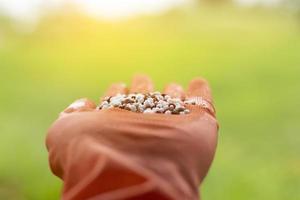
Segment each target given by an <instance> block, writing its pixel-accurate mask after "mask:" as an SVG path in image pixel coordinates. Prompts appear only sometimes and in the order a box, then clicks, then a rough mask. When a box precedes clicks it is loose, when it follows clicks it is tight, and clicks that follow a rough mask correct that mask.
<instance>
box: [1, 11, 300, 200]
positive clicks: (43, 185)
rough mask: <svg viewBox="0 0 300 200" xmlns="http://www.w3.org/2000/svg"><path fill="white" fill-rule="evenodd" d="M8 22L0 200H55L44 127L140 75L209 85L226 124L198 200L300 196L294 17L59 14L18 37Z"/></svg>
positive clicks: (299, 65) (298, 35)
mask: <svg viewBox="0 0 300 200" xmlns="http://www.w3.org/2000/svg"><path fill="white" fill-rule="evenodd" d="M0 21H1V20H0ZM1 22H2V21H1ZM7 24H9V23H1V24H0V27H2V29H1V31H0V70H1V71H0V81H1V84H0V91H1V93H0V109H1V114H0V120H1V126H0V131H1V139H0V199H10V200H14V199H18V200H19V199H22V200H23V199H24V200H25V199H26V200H27V199H30V200H40V199H43V200H48V199H49V200H50V199H51V200H52V199H58V198H59V192H60V186H61V183H60V181H59V180H58V179H57V178H55V177H54V176H53V175H52V174H51V173H50V170H49V167H48V163H47V152H46V148H45V145H44V138H45V133H46V131H47V128H48V127H49V126H50V124H51V122H52V121H53V120H54V119H55V118H56V117H57V114H58V113H59V112H60V111H61V110H62V109H63V108H64V107H65V106H67V105H68V104H69V103H70V102H72V101H73V100H75V99H77V98H79V97H84V96H86V97H89V98H92V99H94V100H95V101H97V100H98V97H99V96H100V95H101V94H102V92H103V91H104V90H105V88H106V87H107V86H108V85H109V84H110V83H112V82H116V81H122V80H123V81H125V82H127V83H130V78H131V77H132V75H133V74H135V73H138V72H143V73H147V74H149V75H150V76H152V78H153V80H154V81H155V83H156V86H157V89H162V88H163V85H164V84H166V83H167V82H169V81H177V82H179V83H181V84H183V85H185V86H186V85H187V83H188V81H189V80H190V79H191V78H193V77H195V76H203V77H205V78H206V79H208V80H209V81H210V83H211V86H212V88H213V92H214V97H215V103H216V108H217V111H218V119H219V122H220V126H221V129H220V137H219V146H218V150H217V154H216V159H215V161H214V163H213V167H212V169H211V171H210V173H209V175H208V177H207V178H206V181H205V183H204V184H203V186H202V196H203V199H223V200H226V199H228V200H229V199H230V200H234V199H243V200H247V199H249V200H250V199H273V200H279V199H280V200H281V199H289V200H298V199H300V190H299V188H300V159H299V154H300V136H299V131H300V124H299V115H300V109H299V108H298V106H299V102H300V101H299V100H300V93H299V91H300V90H299V89H300V79H299V74H300V29H299V22H297V21H296V19H294V18H293V16H290V15H288V14H285V13H282V12H280V11H278V10H266V9H232V8H226V9H225V8H223V9H222V10H221V9H204V8H203V9H199V10H198V9H195V10H181V11H173V12H169V13H167V14H165V15H162V16H157V17H147V16H144V17H140V18H138V19H133V20H130V21H126V22H117V23H109V22H100V21H96V20H93V19H90V18H88V17H85V16H83V15H80V14H78V13H77V14H76V13H72V12H65V13H57V14H55V15H54V14H53V15H48V16H45V17H44V18H43V20H42V22H41V23H40V24H39V26H38V28H37V30H35V31H34V32H32V33H23V34H21V33H15V32H13V31H12V30H11V29H10V28H9V26H8V25H7Z"/></svg>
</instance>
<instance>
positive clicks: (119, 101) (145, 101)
mask: <svg viewBox="0 0 300 200" xmlns="http://www.w3.org/2000/svg"><path fill="white" fill-rule="evenodd" d="M186 104H191V103H189V102H188V103H185V102H184V101H182V100H181V99H179V98H171V97H170V96H169V95H166V94H161V93H160V92H153V93H147V94H141V93H134V94H127V95H125V94H118V95H116V96H111V97H105V98H104V99H103V100H102V102H101V104H100V106H99V107H98V108H99V109H110V108H121V109H125V110H129V111H132V112H138V113H163V114H188V113H190V110H188V109H187V108H186V106H185V105H186Z"/></svg>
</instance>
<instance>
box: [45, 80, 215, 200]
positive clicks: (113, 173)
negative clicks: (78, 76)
mask: <svg viewBox="0 0 300 200" xmlns="http://www.w3.org/2000/svg"><path fill="white" fill-rule="evenodd" d="M151 91H153V85H152V82H151V80H150V79H149V78H148V77H146V76H137V77H135V78H134V80H133V82H132V86H131V88H130V89H127V88H126V87H125V85H123V84H114V85H112V86H111V87H110V88H109V90H108V92H107V93H106V95H116V94H118V93H128V92H130V93H134V92H140V93H146V92H151ZM164 93H166V94H169V95H170V96H172V97H180V98H182V97H184V96H185V97H186V98H187V99H188V98H197V97H202V98H204V99H205V100H206V101H207V102H208V103H209V105H210V106H209V108H203V107H201V106H198V105H189V106H188V107H189V109H190V110H191V113H190V114H186V115H165V114H142V113H134V112H131V111H127V110H121V109H118V108H113V109H108V110H97V109H96V105H95V104H94V103H93V102H91V101H89V100H87V99H81V100H78V101H76V102H75V103H73V104H71V106H69V107H68V108H67V109H66V110H65V111H64V112H63V113H62V114H61V116H60V117H59V118H58V119H57V120H56V121H55V122H54V124H53V125H52V126H51V128H50V129H49V132H48V134H47V138H46V146H47V149H48V151H49V163H50V167H51V170H52V172H53V173H54V174H55V175H56V176H58V177H60V178H61V179H62V180H63V183H64V184H63V192H62V199H63V200H87V199H88V200H197V199H199V185H200V184H201V182H202V181H203V179H204V177H205V176H206V174H207V172H208V169H209V167H210V165H211V163H212V160H213V157H214V153H215V149H216V144H217V132H218V125H217V121H216V119H215V113H214V109H213V106H212V99H211V94H210V89H209V87H208V84H207V82H206V81H204V80H203V79H199V78H198V79H194V80H193V81H191V83H190V85H189V87H188V90H187V92H184V91H183V89H182V87H181V86H180V85H177V84H174V83H173V84H169V85H168V86H167V87H166V88H165V91H164Z"/></svg>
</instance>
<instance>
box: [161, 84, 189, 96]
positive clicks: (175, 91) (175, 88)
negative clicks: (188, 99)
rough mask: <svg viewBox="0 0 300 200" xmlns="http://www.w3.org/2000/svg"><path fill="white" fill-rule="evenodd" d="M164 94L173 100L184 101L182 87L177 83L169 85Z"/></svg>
mask: <svg viewBox="0 0 300 200" xmlns="http://www.w3.org/2000/svg"><path fill="white" fill-rule="evenodd" d="M164 93H165V94H167V95H170V96H171V97H172V98H180V99H183V98H184V96H185V94H184V90H183V88H182V86H181V85H179V84H177V83H170V84H168V85H167V86H166V87H165V89H164Z"/></svg>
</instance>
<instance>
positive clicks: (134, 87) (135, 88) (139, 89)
mask: <svg viewBox="0 0 300 200" xmlns="http://www.w3.org/2000/svg"><path fill="white" fill-rule="evenodd" d="M153 89H154V86H153V82H152V80H151V79H150V77H148V76H147V75H136V76H134V77H133V79H132V83H131V88H130V93H148V92H153Z"/></svg>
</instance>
